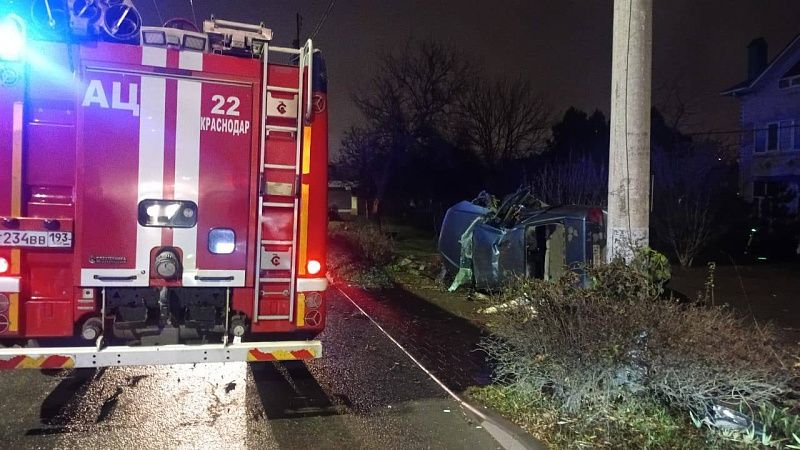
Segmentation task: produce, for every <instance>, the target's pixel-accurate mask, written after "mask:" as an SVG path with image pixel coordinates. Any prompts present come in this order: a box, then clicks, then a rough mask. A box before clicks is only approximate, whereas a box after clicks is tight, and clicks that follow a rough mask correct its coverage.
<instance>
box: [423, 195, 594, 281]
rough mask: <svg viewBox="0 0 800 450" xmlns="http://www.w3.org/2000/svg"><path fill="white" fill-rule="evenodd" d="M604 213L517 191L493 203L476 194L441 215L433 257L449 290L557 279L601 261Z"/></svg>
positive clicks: (486, 196) (490, 198) (582, 273)
mask: <svg viewBox="0 0 800 450" xmlns="http://www.w3.org/2000/svg"><path fill="white" fill-rule="evenodd" d="M605 219H606V218H605V213H604V211H603V210H602V209H601V208H598V207H590V206H560V207H550V206H548V205H545V204H544V203H542V202H540V201H538V200H536V199H535V198H534V197H533V196H532V195H531V194H530V192H528V191H527V190H520V191H517V192H516V193H514V194H511V195H509V196H508V197H506V198H505V199H504V200H503V201H502V202H501V203H499V204H498V202H497V201H496V200H494V198H493V197H491V196H489V195H487V194H485V193H481V195H479V196H478V198H476V199H475V200H473V201H471V202H468V201H462V202H460V203H457V204H456V205H454V206H452V207H451V208H450V209H448V210H447V213H446V214H445V217H444V221H443V222H442V228H441V232H440V234H439V245H438V247H439V253H440V254H441V255H442V259H443V260H444V263H445V265H446V266H447V268H448V270H452V271H454V272H456V276H455V279H454V281H453V284H452V285H451V287H450V290H455V289H456V288H458V286H460V285H465V284H473V285H474V286H475V287H476V288H477V289H481V290H495V289H498V288H500V287H501V286H502V285H503V283H505V282H506V281H508V280H510V279H513V278H515V277H529V278H539V279H544V280H557V279H558V278H560V277H561V275H563V274H564V272H565V271H567V270H571V271H574V272H576V273H578V274H579V275H580V276H581V277H582V279H583V280H584V281H586V280H585V270H584V269H585V268H586V267H587V266H588V265H594V264H598V263H600V262H601V261H603V259H604V253H605V245H606V236H605V222H606V220H605Z"/></svg>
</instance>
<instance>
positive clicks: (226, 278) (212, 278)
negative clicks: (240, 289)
mask: <svg viewBox="0 0 800 450" xmlns="http://www.w3.org/2000/svg"><path fill="white" fill-rule="evenodd" d="M194 279H195V280H197V281H233V275H230V276H227V277H201V276H198V275H195V276H194Z"/></svg>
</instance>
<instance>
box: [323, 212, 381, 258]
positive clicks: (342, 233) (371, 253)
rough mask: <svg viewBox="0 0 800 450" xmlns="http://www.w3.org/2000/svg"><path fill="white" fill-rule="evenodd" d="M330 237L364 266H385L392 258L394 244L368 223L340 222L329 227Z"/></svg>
mask: <svg viewBox="0 0 800 450" xmlns="http://www.w3.org/2000/svg"><path fill="white" fill-rule="evenodd" d="M330 237H331V239H332V240H333V241H336V242H338V243H339V244H341V245H344V246H346V247H347V248H348V250H350V251H351V252H353V253H354V254H355V255H357V256H358V257H359V258H360V259H361V260H362V261H363V262H364V263H365V264H369V265H377V266H381V267H384V266H387V265H389V264H390V263H391V262H392V259H393V257H394V242H393V241H392V238H391V237H390V236H389V235H388V234H386V233H383V232H382V231H381V230H380V229H378V226H377V225H375V224H374V223H372V222H368V221H363V220H359V221H355V222H341V223H339V224H338V226H336V227H331V230H330Z"/></svg>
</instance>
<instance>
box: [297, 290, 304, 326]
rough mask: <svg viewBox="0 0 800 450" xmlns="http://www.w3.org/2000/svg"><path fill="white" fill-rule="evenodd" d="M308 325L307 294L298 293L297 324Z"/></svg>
mask: <svg viewBox="0 0 800 450" xmlns="http://www.w3.org/2000/svg"><path fill="white" fill-rule="evenodd" d="M305 325H306V294H303V293H302V292H301V293H298V294H297V326H298V327H302V326H305Z"/></svg>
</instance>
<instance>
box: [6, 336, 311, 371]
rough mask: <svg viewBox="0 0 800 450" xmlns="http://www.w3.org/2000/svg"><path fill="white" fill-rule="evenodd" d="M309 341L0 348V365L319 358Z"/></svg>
mask: <svg viewBox="0 0 800 450" xmlns="http://www.w3.org/2000/svg"><path fill="white" fill-rule="evenodd" d="M321 356H322V343H321V342H320V341H318V340H313V341H278V342H246V343H245V342H238V343H236V342H234V343H232V344H228V345H224V344H201V345H160V346H130V347H129V346H111V347H103V348H102V349H100V350H98V349H97V348H95V347H93V346H89V347H59V348H30V347H27V348H0V369H58V368H70V367H76V368H77V367H110V366H139V365H156V364H193V363H203V362H234V361H242V362H244V361H253V362H256V361H280V360H298V359H312V358H320V357H321Z"/></svg>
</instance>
